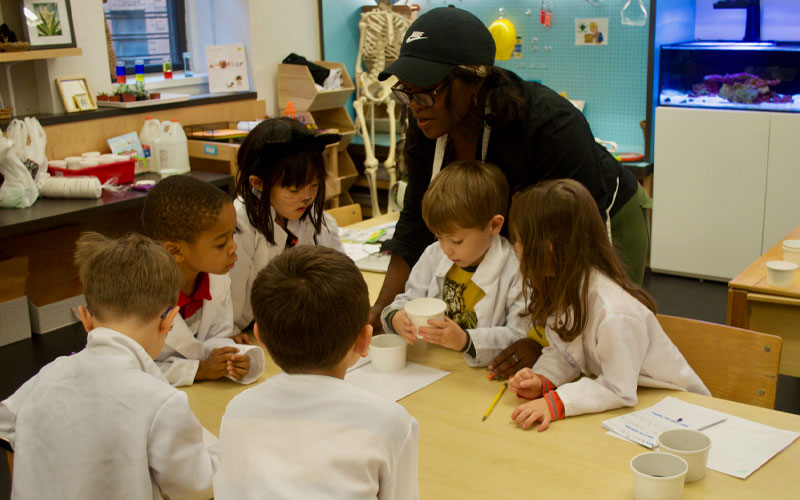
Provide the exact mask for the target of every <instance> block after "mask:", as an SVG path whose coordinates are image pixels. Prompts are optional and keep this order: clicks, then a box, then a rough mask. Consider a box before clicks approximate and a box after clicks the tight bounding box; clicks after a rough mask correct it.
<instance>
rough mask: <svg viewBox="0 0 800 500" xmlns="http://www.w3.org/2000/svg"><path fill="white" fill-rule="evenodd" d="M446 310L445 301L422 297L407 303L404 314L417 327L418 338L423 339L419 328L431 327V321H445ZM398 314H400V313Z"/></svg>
mask: <svg viewBox="0 0 800 500" xmlns="http://www.w3.org/2000/svg"><path fill="white" fill-rule="evenodd" d="M445 309H447V304H445V302H444V301H443V300H441V299H437V298H434V297H422V298H419V299H414V300H412V301H409V302H408V303H406V306H405V308H404V312H405V316H406V317H407V318H408V320H409V321H411V324H413V325H414V327H416V329H417V332H416V333H417V338H418V339H421V338H422V335H420V334H419V328H420V327H428V326H430V325H429V324H428V321H429V320H435V321H444V311H445ZM397 314H400V313H399V312H398V313H397ZM397 314H395V316H397ZM393 326H394V325H393ZM406 341H408V338H406ZM409 344H413V342H409Z"/></svg>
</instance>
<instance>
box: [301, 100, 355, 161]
mask: <svg viewBox="0 0 800 500" xmlns="http://www.w3.org/2000/svg"><path fill="white" fill-rule="evenodd" d="M311 117H312V118H313V119H314V125H316V126H317V128H318V129H320V130H323V129H336V130H337V131H338V133H339V134H342V140H341V141H339V151H344V150H346V149H347V146H348V144H350V141H352V140H353V137H355V135H356V127H355V125H354V124H353V120H352V119H350V115H349V114H348V113H347V110H346V109H345V108H332V109H321V110H317V111H312V112H311Z"/></svg>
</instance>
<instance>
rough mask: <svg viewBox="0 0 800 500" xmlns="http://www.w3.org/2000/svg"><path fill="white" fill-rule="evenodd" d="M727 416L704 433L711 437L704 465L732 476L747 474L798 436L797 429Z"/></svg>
mask: <svg viewBox="0 0 800 500" xmlns="http://www.w3.org/2000/svg"><path fill="white" fill-rule="evenodd" d="M723 415H724V414H723ZM726 417H727V419H726V420H725V421H724V422H721V423H719V424H717V425H714V426H712V427H709V428H707V429H704V430H703V434H705V435H706V436H708V437H709V438H711V450H710V451H709V452H708V464H707V467H708V468H709V469H713V470H715V471H718V472H722V473H723V474H728V475H730V476H733V477H739V478H742V479H744V478H746V477H747V476H749V475H750V474H752V473H753V472H755V471H756V470H758V468H759V467H761V466H762V465H764V464H765V463H767V462H768V461H769V460H770V459H771V458H772V457H774V456H775V455H777V454H778V453H780V452H781V451H783V450H784V449H786V448H787V447H788V446H789V445H791V444H792V443H793V442H794V440H795V439H797V438H798V437H800V433H798V432H792V431H786V430H783V429H777V428H775V427H770V426H768V425H764V424H759V423H757V422H752V421H750V420H745V419H743V418H739V417H735V416H733V415H726Z"/></svg>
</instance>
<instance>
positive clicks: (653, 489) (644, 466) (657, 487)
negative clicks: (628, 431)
mask: <svg viewBox="0 0 800 500" xmlns="http://www.w3.org/2000/svg"><path fill="white" fill-rule="evenodd" d="M631 470H632V471H633V496H634V498H636V500H680V499H681V498H683V481H684V479H685V478H686V472H687V471H688V470H689V466H688V465H687V464H686V460H684V459H682V458H681V457H679V456H676V455H672V454H670V453H663V452H657V451H653V452H647V453H640V454H639V455H636V456H635V457H633V458H632V459H631Z"/></svg>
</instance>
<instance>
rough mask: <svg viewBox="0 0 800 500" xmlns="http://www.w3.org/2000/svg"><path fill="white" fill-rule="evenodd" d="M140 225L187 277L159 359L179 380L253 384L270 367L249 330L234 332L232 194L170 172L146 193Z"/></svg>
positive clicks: (179, 383) (169, 377)
mask: <svg viewBox="0 0 800 500" xmlns="http://www.w3.org/2000/svg"><path fill="white" fill-rule="evenodd" d="M142 223H143V225H144V229H145V232H146V233H147V234H148V235H149V236H150V237H152V238H154V239H155V240H157V241H160V242H162V243H163V245H164V246H165V247H166V248H167V250H169V252H170V254H171V255H172V257H173V258H174V259H175V262H177V263H178V267H179V268H180V270H181V273H182V275H183V279H182V280H181V293H180V295H179V298H178V306H179V308H180V315H179V316H178V318H176V320H175V325H174V327H173V329H172V331H171V332H170V333H169V335H168V336H167V342H166V344H165V346H164V350H163V351H162V352H161V353H160V354H159V355H158V358H156V362H157V363H158V365H159V366H160V367H161V370H162V371H163V372H164V375H165V376H166V377H167V380H169V382H170V383H171V384H173V385H175V386H182V385H191V384H192V383H193V382H194V381H196V380H213V379H218V378H221V377H227V378H230V379H231V380H235V381H237V382H240V383H242V384H249V383H252V382H254V381H255V380H256V379H258V377H259V376H260V375H261V373H262V372H263V371H264V352H263V351H262V350H261V349H260V348H259V347H258V346H251V345H243V344H248V343H249V341H248V340H247V335H246V334H240V335H235V330H234V325H233V304H232V302H231V293H230V289H231V280H230V278H229V277H228V275H227V273H228V271H230V270H231V269H232V268H233V266H234V263H235V262H236V243H234V241H233V233H234V231H235V230H236V211H235V210H234V208H233V200H231V198H230V196H228V195H227V194H226V193H225V192H224V191H222V190H221V189H219V188H218V187H216V186H213V185H211V184H209V183H207V182H204V181H201V180H200V179H195V178H194V177H191V176H189V175H176V176H171V177H167V178H165V179H163V180H161V181H160V182H159V183H158V184H156V185H155V186H154V187H153V188H152V189H151V190H150V193H149V194H148V195H147V199H146V200H145V204H144V209H143V210H142ZM237 344H238V345H237Z"/></svg>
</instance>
